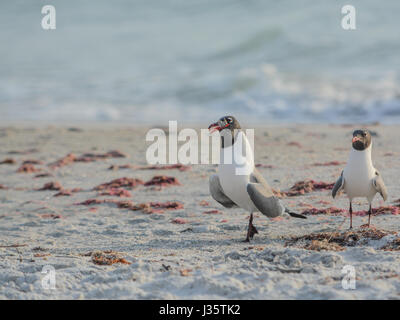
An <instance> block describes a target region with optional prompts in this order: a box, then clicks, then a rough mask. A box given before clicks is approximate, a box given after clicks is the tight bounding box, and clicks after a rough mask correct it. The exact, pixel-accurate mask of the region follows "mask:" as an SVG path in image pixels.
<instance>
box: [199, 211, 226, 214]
mask: <svg viewBox="0 0 400 320" xmlns="http://www.w3.org/2000/svg"><path fill="white" fill-rule="evenodd" d="M203 214H222V212H221V211H219V210H208V211H203Z"/></svg>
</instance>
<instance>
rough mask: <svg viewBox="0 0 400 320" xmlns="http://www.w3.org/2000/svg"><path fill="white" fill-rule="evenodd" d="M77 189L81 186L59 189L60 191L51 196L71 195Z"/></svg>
mask: <svg viewBox="0 0 400 320" xmlns="http://www.w3.org/2000/svg"><path fill="white" fill-rule="evenodd" d="M79 191H82V189H81V188H74V189H61V190H60V192H58V193H56V194H55V195H54V196H53V197H61V196H72V194H73V193H75V192H79Z"/></svg>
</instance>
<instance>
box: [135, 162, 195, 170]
mask: <svg viewBox="0 0 400 320" xmlns="http://www.w3.org/2000/svg"><path fill="white" fill-rule="evenodd" d="M191 168H192V167H191V166H186V165H183V164H181V163H177V164H171V165H162V166H161V165H159V166H142V167H135V169H137V170H171V169H178V170H179V171H188V170H190V169H191Z"/></svg>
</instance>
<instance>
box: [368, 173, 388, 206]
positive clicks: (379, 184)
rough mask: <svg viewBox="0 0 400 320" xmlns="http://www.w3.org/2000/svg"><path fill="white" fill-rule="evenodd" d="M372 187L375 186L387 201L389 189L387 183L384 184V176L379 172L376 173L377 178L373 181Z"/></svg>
mask: <svg viewBox="0 0 400 320" xmlns="http://www.w3.org/2000/svg"><path fill="white" fill-rule="evenodd" d="M372 185H373V186H374V188H375V190H376V191H377V192H379V193H380V194H381V196H382V198H383V200H384V201H386V199H387V197H388V193H387V189H386V186H385V183H384V182H383V179H382V176H381V175H380V174H379V172H378V171H375V178H374V179H373V180H372Z"/></svg>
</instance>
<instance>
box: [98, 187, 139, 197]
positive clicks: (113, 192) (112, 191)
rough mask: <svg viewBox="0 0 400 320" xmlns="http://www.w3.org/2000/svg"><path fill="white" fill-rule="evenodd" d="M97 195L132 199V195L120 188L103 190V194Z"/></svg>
mask: <svg viewBox="0 0 400 320" xmlns="http://www.w3.org/2000/svg"><path fill="white" fill-rule="evenodd" d="M99 195H101V196H116V197H126V198H129V197H132V194H131V193H130V192H129V191H128V190H125V189H122V188H110V189H105V190H104V191H103V192H100V193H99Z"/></svg>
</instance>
